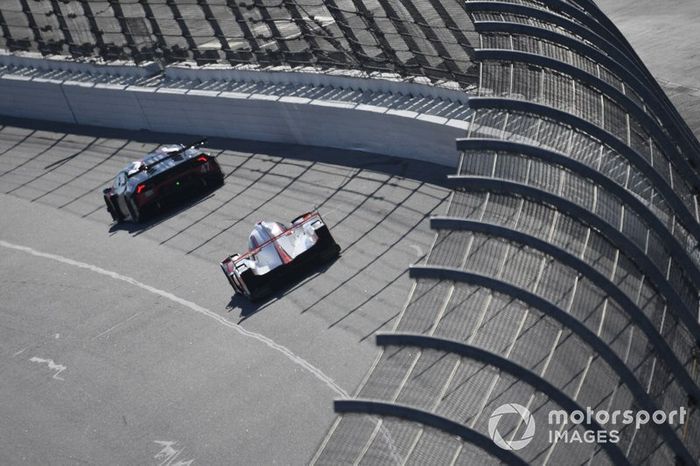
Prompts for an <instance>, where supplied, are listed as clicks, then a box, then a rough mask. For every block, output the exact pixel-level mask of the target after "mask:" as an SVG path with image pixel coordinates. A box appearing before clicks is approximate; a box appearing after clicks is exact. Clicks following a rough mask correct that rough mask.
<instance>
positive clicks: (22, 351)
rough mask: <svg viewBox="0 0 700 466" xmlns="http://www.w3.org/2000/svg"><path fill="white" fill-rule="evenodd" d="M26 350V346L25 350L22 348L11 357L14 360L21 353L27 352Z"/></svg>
mask: <svg viewBox="0 0 700 466" xmlns="http://www.w3.org/2000/svg"><path fill="white" fill-rule="evenodd" d="M27 349H29V347H28V346H27V347H26V348H22V349H21V350H19V351H17V352H16V353H15V354H13V355H12V357H13V358H16V357H17V356H19V355H20V354H22V353H24V352H25V351H27Z"/></svg>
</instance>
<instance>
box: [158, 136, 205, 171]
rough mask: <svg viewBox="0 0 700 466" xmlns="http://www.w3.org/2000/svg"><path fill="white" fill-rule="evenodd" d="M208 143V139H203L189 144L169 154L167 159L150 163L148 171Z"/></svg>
mask: <svg viewBox="0 0 700 466" xmlns="http://www.w3.org/2000/svg"><path fill="white" fill-rule="evenodd" d="M206 143H207V138H202V139H200V140H199V141H195V142H193V143H192V144H187V145H186V146H184V147H183V148H182V149H178V150H176V151H173V152H168V155H167V156H165V157H163V158H162V159H160V160H156V161H155V162H153V163H149V164H148V165H146V170H150V169H151V168H153V167H155V166H156V165H158V164H159V163H162V162H164V161H165V160H168V159H172V158H173V157H175V156H177V155H180V154H182V153H183V152H185V151H188V150H190V149H194V148H195V147H202V146H203V145H204V144H206Z"/></svg>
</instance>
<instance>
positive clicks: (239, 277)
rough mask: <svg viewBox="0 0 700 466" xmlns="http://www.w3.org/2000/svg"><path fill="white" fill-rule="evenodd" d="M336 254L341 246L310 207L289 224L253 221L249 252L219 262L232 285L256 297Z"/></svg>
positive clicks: (250, 297)
mask: <svg viewBox="0 0 700 466" xmlns="http://www.w3.org/2000/svg"><path fill="white" fill-rule="evenodd" d="M339 254H340V246H338V244H337V243H336V242H335V240H334V239H333V236H332V235H331V232H330V231H329V230H328V227H327V226H326V224H325V223H324V222H323V219H322V218H321V215H320V214H319V213H318V212H317V211H312V212H308V213H305V214H303V215H300V216H299V217H297V218H295V219H294V220H292V224H291V226H289V227H286V226H285V225H283V224H281V223H279V222H258V223H256V224H255V228H254V229H253V231H252V232H251V233H250V236H249V238H248V252H247V253H245V254H242V255H239V254H234V255H232V256H228V257H227V258H226V259H224V260H223V261H222V262H221V264H220V265H221V270H223V271H224V274H226V278H227V279H228V281H229V283H231V286H232V287H233V289H234V290H235V291H236V292H237V293H239V294H242V295H244V296H246V297H248V298H249V299H250V300H252V301H256V300H259V299H261V298H264V297H266V296H268V295H270V294H271V293H272V292H273V291H275V290H276V289H279V288H281V287H283V286H285V285H286V284H288V283H289V282H290V281H292V280H293V279H294V278H296V277H299V276H301V275H302V274H303V273H304V272H306V271H307V270H309V269H310V268H312V267H313V266H315V265H318V264H321V263H324V262H328V261H330V260H332V259H335V258H336V257H338V255H339Z"/></svg>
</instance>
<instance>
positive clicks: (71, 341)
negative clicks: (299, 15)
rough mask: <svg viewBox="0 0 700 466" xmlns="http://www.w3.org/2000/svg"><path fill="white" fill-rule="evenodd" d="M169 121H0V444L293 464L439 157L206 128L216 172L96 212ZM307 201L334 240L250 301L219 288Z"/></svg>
mask: <svg viewBox="0 0 700 466" xmlns="http://www.w3.org/2000/svg"><path fill="white" fill-rule="evenodd" d="M0 123H2V122H0ZM174 141H178V137H177V136H173V135H159V134H148V133H128V132H115V131H110V130H101V129H94V128H84V127H83V128H78V127H61V126H57V125H53V126H52V127H49V126H46V125H38V124H36V123H30V122H18V121H12V122H7V121H5V122H4V124H2V126H1V127H0V192H1V193H2V194H0V263H2V267H0V296H2V298H1V300H0V400H1V401H0V464H3V465H4V464H169V465H176V464H184V465H186V464H303V463H305V462H307V461H308V460H309V459H310V458H311V456H312V455H313V452H314V451H315V449H316V448H317V446H318V444H319V443H320V441H321V440H322V439H323V436H324V435H325V433H326V432H327V430H328V428H329V426H330V424H331V423H332V421H333V419H334V413H333V409H332V400H333V399H335V398H339V397H342V396H344V395H345V394H347V393H352V392H353V390H354V389H355V387H356V386H357V385H358V384H359V383H360V382H361V380H362V378H363V377H364V375H365V374H366V373H367V371H368V369H369V367H370V366H371V364H372V363H373V361H374V359H375V357H376V354H377V347H376V346H375V345H374V342H373V340H372V339H371V338H370V337H371V336H372V335H373V334H374V333H375V332H376V331H377V330H380V329H386V328H387V326H389V325H390V324H391V322H392V320H393V318H394V317H395V316H396V315H397V313H398V312H399V311H400V309H401V307H402V306H403V304H404V300H405V299H406V296H407V295H408V290H409V287H410V284H411V282H410V280H409V279H408V277H407V275H406V269H407V267H408V265H409V264H411V263H414V262H416V261H418V260H419V258H420V257H421V256H422V254H423V253H425V252H426V251H427V250H428V248H429V246H430V243H431V242H432V240H433V233H432V232H431V231H430V230H429V228H428V222H427V218H428V216H429V215H430V214H431V213H440V212H442V210H441V206H442V205H443V203H444V201H445V200H446V197H447V195H448V191H447V190H446V189H445V188H443V187H440V186H438V184H439V183H441V182H442V180H443V179H444V176H445V174H446V172H447V171H448V170H447V169H446V168H441V167H437V166H433V165H428V164H422V163H417V162H407V161H402V160H399V159H392V158H388V157H383V156H375V155H370V154H361V153H352V152H345V151H337V150H326V149H318V148H309V147H296V146H279V145H272V144H257V143H250V142H237V141H222V140H212V141H210V143H209V147H212V148H213V149H212V152H214V153H216V154H218V158H219V162H220V163H221V165H222V167H223V169H224V171H225V173H226V174H227V178H226V184H225V185H224V186H223V187H222V188H220V189H219V190H217V191H215V192H214V193H212V194H210V195H206V196H203V197H202V198H200V199H198V200H196V201H194V202H192V203H189V204H188V205H185V206H183V207H182V208H181V209H179V210H176V211H171V212H169V213H168V214H166V215H164V216H161V217H159V218H157V219H155V220H153V221H151V222H150V223H148V224H146V225H143V226H136V225H125V226H123V227H116V228H115V227H114V226H110V223H111V218H110V217H109V214H108V213H107V212H106V210H105V208H104V206H103V204H102V202H103V201H102V197H101V189H102V188H103V187H104V186H106V185H107V183H108V182H109V180H110V179H111V178H112V177H113V175H114V174H115V173H116V172H117V171H118V170H119V169H120V168H122V167H123V166H125V165H126V164H127V163H128V162H129V161H131V160H132V159H135V158H138V157H139V156H141V155H142V154H143V153H144V152H147V151H149V150H152V149H153V148H155V147H156V145H157V143H158V142H174ZM185 142H186V141H185ZM314 205H318V206H319V208H320V210H321V212H322V214H323V215H324V218H325V219H326V221H327V223H328V224H330V226H331V228H332V233H333V235H334V236H335V237H336V239H337V241H338V242H339V243H340V245H341V246H342V247H343V253H342V256H341V258H340V259H338V260H337V261H336V262H334V263H333V264H331V265H330V266H328V267H326V268H325V269H323V270H320V271H319V272H318V273H316V274H313V275H311V276H309V277H306V278H304V279H303V280H302V282H300V283H298V284H296V285H294V286H292V287H291V288H290V289H288V290H286V291H284V292H281V293H278V294H277V295H276V296H275V297H274V298H273V299H271V300H269V301H268V302H265V303H262V304H261V305H257V306H252V305H251V304H249V303H248V302H247V301H245V300H243V299H239V298H238V297H232V290H231V288H230V286H229V285H228V283H227V282H226V280H225V277H224V276H223V274H222V273H221V270H220V269H219V267H218V261H219V260H220V259H222V258H223V257H224V256H225V255H226V254H227V253H230V252H234V251H240V250H241V249H242V248H243V247H244V245H245V243H246V240H247V235H248V233H249V231H250V229H251V226H252V225H253V223H254V222H255V221H257V220H260V219H276V220H277V219H278V220H281V221H285V222H288V221H290V220H291V219H292V218H293V217H295V216H296V215H297V214H299V213H302V212H304V211H306V210H309V209H310V208H312V207H313V206H314ZM190 461H191V463H190Z"/></svg>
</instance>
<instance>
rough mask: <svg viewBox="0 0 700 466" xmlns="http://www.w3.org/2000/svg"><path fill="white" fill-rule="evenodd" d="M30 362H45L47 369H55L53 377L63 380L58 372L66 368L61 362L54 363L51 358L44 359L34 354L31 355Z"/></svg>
mask: <svg viewBox="0 0 700 466" xmlns="http://www.w3.org/2000/svg"><path fill="white" fill-rule="evenodd" d="M30 361H31V362H38V363H41V364H43V363H46V365H47V366H49V369H51V370H52V371H56V373H55V374H54V375H53V378H54V379H56V380H64V379H63V377H59V374H60V373H61V372H63V371H65V370H66V369H67V367H66V366H64V365H63V364H56V363H55V362H54V361H53V359H44V358H37V357H36V356H33V357H32V358H31V359H30Z"/></svg>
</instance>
